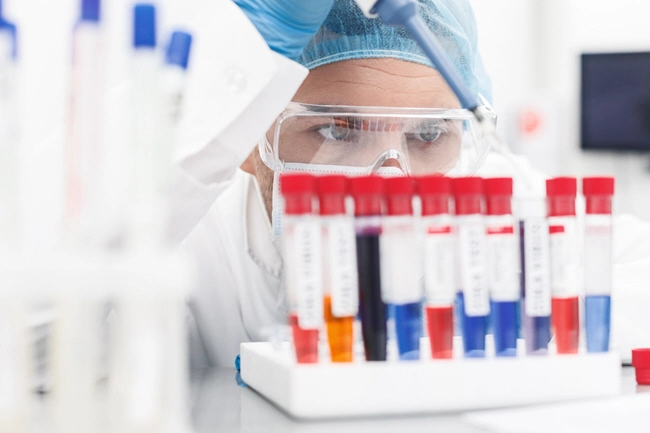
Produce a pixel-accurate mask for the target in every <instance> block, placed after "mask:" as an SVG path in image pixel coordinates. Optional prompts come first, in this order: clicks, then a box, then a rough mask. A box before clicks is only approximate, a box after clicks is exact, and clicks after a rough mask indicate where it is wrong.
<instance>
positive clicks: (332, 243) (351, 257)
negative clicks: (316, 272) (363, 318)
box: [326, 218, 359, 317]
mask: <svg viewBox="0 0 650 433" xmlns="http://www.w3.org/2000/svg"><path fill="white" fill-rule="evenodd" d="M326 236H327V243H328V245H327V252H328V260H327V261H328V264H329V269H328V271H329V274H330V275H329V276H330V284H331V293H332V314H333V315H334V316H335V317H350V316H356V315H357V312H358V310H359V284H358V274H357V246H356V239H355V233H354V224H353V221H352V220H351V219H349V218H342V219H336V220H332V221H331V222H330V223H329V224H328V225H327V228H326Z"/></svg>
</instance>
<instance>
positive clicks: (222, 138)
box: [174, 0, 650, 366]
mask: <svg viewBox="0 0 650 433" xmlns="http://www.w3.org/2000/svg"><path fill="white" fill-rule="evenodd" d="M419 3H420V15H421V16H422V18H423V19H424V21H425V22H426V24H427V25H428V27H429V28H430V29H431V30H432V31H433V32H434V33H435V35H436V36H437V38H438V40H439V41H440V42H441V44H442V46H443V47H444V49H445V51H446V53H447V55H448V56H449V57H450V58H451V59H452V61H453V63H454V64H455V66H456V68H457V69H458V71H459V72H460V73H461V75H462V77H463V79H464V81H465V83H466V85H467V86H469V88H470V89H472V91H473V92H474V94H475V95H476V97H477V98H478V99H479V100H480V101H483V103H484V104H485V105H486V108H485V111H486V112H488V113H489V112H490V108H489V106H488V103H487V101H489V100H490V98H491V93H490V81H489V78H488V76H487V74H486V72H485V70H484V68H483V64H482V61H481V57H480V55H479V52H478V49H477V34H476V22H475V19H474V15H473V12H472V9H471V6H470V4H469V0H419ZM192 31H193V33H194V34H195V36H196V38H195V39H196V44H195V52H194V54H193V59H194V60H193V62H194V63H193V65H192V68H191V70H190V73H189V77H188V91H187V106H186V115H185V120H184V124H183V127H182V131H183V132H182V135H181V137H182V143H183V148H182V155H181V156H182V157H181V159H180V167H181V168H182V171H183V176H182V177H181V178H180V179H179V182H178V184H177V187H176V194H177V195H178V197H179V200H180V202H179V203H181V204H182V205H179V207H178V208H177V210H176V213H175V224H174V225H175V228H176V237H177V239H179V240H181V239H183V242H182V250H183V251H184V253H185V254H187V255H188V256H190V258H192V259H193V260H194V261H195V262H196V263H197V265H198V271H199V281H198V284H197V286H196V288H195V290H194V292H193V295H192V299H191V303H190V306H191V311H192V313H193V314H192V315H193V319H194V332H193V333H192V338H191V342H192V347H191V354H192V364H193V365H194V366H201V365H209V366H215V365H222V366H232V365H233V361H234V359H235V357H236V356H237V354H238V353H239V345H240V343H242V342H248V341H260V340H263V339H264V338H265V333H267V332H269V331H270V330H271V329H273V327H274V325H277V324H281V323H286V314H287V312H286V307H285V297H284V291H283V287H282V272H283V269H282V257H281V254H280V251H279V248H278V246H279V245H278V235H279V231H280V229H281V225H282V217H281V213H282V212H281V210H282V209H281V200H280V199H279V182H281V177H280V173H287V172H291V171H312V172H315V173H319V172H320V173H324V172H329V173H332V172H334V173H342V174H351V175H354V174H360V173H369V172H380V173H381V172H382V171H386V172H395V171H397V172H402V173H407V174H410V175H426V174H432V173H449V174H454V173H458V174H466V173H471V172H473V171H476V170H477V169H479V166H480V165H481V164H482V163H483V161H484V160H485V159H486V157H487V156H488V155H487V154H488V150H489V149H488V146H486V144H485V143H482V142H481V141H480V140H476V139H475V136H473V135H472V134H464V131H467V130H468V128H471V125H472V122H473V121H472V120H471V116H470V115H469V114H468V112H465V111H464V110H461V106H460V104H459V101H458V99H457V98H456V96H455V95H454V93H453V92H452V91H451V89H450V88H449V87H448V86H447V84H446V83H445V81H444V79H443V78H442V77H441V76H440V74H439V73H438V72H437V71H436V69H435V68H434V67H433V65H432V64H431V63H430V61H429V60H428V59H427V57H426V56H425V55H424V54H423V53H422V51H421V50H420V49H419V47H418V46H417V45H416V43H415V42H414V41H413V40H412V39H411V38H410V37H409V36H408V34H407V33H406V32H405V31H404V30H402V29H400V28H396V27H391V26H387V25H385V24H383V22H382V21H381V20H379V19H369V18H367V17H365V16H364V14H363V13H362V11H361V10H360V9H359V7H358V6H357V5H356V3H355V2H354V1H353V0H235V1H234V2H231V1H212V2H206V5H205V8H204V10H203V11H202V13H201V17H200V18H199V20H198V21H197V22H196V23H195V26H194V28H193V29H192ZM372 107H381V110H382V112H384V113H385V112H386V111H391V110H393V111H394V113H395V118H398V117H399V118H400V119H402V124H401V125H400V128H399V133H398V134H395V133H391V134H385V135H382V139H380V140H377V139H376V137H377V136H376V131H377V128H375V131H370V132H369V131H368V128H359V127H355V126H354V120H349V119H346V117H345V115H344V114H343V113H346V112H347V113H349V112H350V111H351V110H354V111H353V112H354V113H355V115H356V113H358V117H363V116H367V118H369V119H371V118H372V114H373V108H372ZM374 110H376V109H374ZM297 113H300V114H301V115H300V116H296V114H297ZM338 113H341V114H340V115H337V114H338ZM405 113H406V114H405ZM408 113H417V116H416V115H413V119H410V118H409V115H408ZM389 118H390V116H389ZM341 119H343V121H341ZM468 125H469V126H468ZM391 128H392V125H391V127H388V126H385V125H384V127H383V129H382V130H390V131H392V132H394V131H395V129H391ZM371 129H372V128H371ZM368 134H375V135H374V136H372V137H369V136H368ZM472 137H474V138H472ZM342 149H343V150H342ZM521 164H522V165H526V164H527V163H526V162H523V161H522V162H521ZM524 169H525V170H531V169H530V168H529V167H528V166H525V167H524ZM480 170H483V171H482V172H481V171H479V174H485V175H491V174H493V175H501V176H503V175H513V174H514V172H513V170H512V167H510V166H509V165H508V164H506V163H504V161H503V160H500V159H499V158H498V157H495V156H490V157H489V158H488V163H487V164H486V166H485V167H484V168H482V169H480ZM540 179H543V177H542V176H541V175H540ZM540 184H541V185H543V182H540ZM620 223H621V222H620V221H619V224H618V225H621V224H620ZM622 224H624V225H625V226H626V227H627V229H626V231H625V235H624V236H619V234H618V233H617V236H618V238H617V241H616V243H615V261H616V263H617V268H616V269H615V273H614V276H615V282H614V293H615V297H614V301H613V305H614V307H613V308H614V321H615V323H614V330H613V332H614V334H615V335H616V333H617V331H618V332H619V334H624V335H626V336H628V335H632V334H634V333H638V334H643V331H642V330H641V329H640V326H639V324H640V323H643V322H642V321H639V320H637V318H638V317H645V314H644V313H643V311H642V310H641V309H640V307H639V306H638V303H635V302H634V300H635V299H639V298H637V297H636V296H637V295H639V293H637V292H640V291H641V289H642V287H641V284H639V283H640V282H641V281H639V280H638V278H640V276H641V275H646V276H645V280H643V281H645V283H646V285H647V283H648V282H650V281H649V280H650V272H646V274H644V273H643V271H642V270H643V269H646V268H647V267H648V266H649V265H650V250H649V249H648V247H647V246H646V245H643V244H642V243H641V242H639V240H638V239H639V236H637V235H639V234H641V235H642V234H645V235H646V236H650V229H649V228H648V227H647V226H644V225H642V224H640V223H638V222H637V221H636V220H634V219H632V218H631V217H630V218H628V219H625V220H624V221H623V222H622ZM644 230H645V232H643V231H644ZM628 234H629V236H627V235H628ZM631 275H632V276H631ZM617 293H618V294H619V295H618V298H617V295H616V294H617ZM639 296H640V295H639ZM642 296H643V297H644V298H643V299H646V300H647V301H648V299H647V295H645V294H643V295H642ZM649 302H650V301H649ZM621 311H625V314H621ZM637 316H638V317H637ZM617 320H618V323H617V322H616V321H617ZM646 320H647V319H646ZM617 326H618V328H617ZM634 335H636V334H634Z"/></svg>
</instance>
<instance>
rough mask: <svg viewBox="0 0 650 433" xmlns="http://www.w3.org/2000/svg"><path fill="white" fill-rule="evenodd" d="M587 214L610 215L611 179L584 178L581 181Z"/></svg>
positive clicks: (612, 179) (612, 190) (612, 180)
mask: <svg viewBox="0 0 650 433" xmlns="http://www.w3.org/2000/svg"><path fill="white" fill-rule="evenodd" d="M582 193H583V194H584V196H585V199H586V204H587V213H588V214H597V215H610V214H611V213H612V196H613V195H614V178H613V177H585V178H584V179H582Z"/></svg>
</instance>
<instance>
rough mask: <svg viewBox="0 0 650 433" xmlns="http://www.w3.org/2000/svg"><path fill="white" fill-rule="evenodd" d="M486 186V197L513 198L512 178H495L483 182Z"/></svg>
mask: <svg viewBox="0 0 650 433" xmlns="http://www.w3.org/2000/svg"><path fill="white" fill-rule="evenodd" d="M483 185H484V186H485V195H487V196H488V197H489V196H495V195H507V196H510V197H512V178H511V177H493V178H489V179H484V180H483Z"/></svg>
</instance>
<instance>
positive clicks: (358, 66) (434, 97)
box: [253, 59, 460, 216]
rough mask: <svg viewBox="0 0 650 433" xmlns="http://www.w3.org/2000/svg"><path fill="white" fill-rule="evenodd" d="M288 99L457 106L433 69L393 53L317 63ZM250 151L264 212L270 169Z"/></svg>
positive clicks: (268, 199)
mask: <svg viewBox="0 0 650 433" xmlns="http://www.w3.org/2000/svg"><path fill="white" fill-rule="evenodd" d="M293 101H295V102H301V103H304V104H317V105H353V106H355V105H356V106H371V107H411V108H460V104H459V102H458V99H457V98H456V96H455V95H454V93H453V92H452V91H451V89H450V88H449V87H448V86H447V84H446V83H445V81H444V79H443V78H442V77H441V76H440V74H439V73H438V72H437V71H436V70H434V69H432V68H430V67H427V66H424V65H419V64H416V63H411V62H406V61H402V60H395V59H363V60H346V61H343V62H338V63H332V64H329V65H325V66H321V67H318V68H316V69H314V70H312V71H311V72H310V73H309V75H308V76H307V79H306V80H305V81H304V82H303V84H302V86H300V89H298V92H297V93H296V95H295V96H294V98H293ZM272 135H273V130H270V131H269V133H268V134H267V137H268V138H269V139H272ZM301 145H302V146H304V143H300V142H296V143H295V146H297V148H296V149H289V152H293V151H295V153H296V154H299V153H301V152H304V149H301V148H299V147H298V146H301ZM449 152H451V153H450V154H448V155H441V157H443V158H444V157H449V158H453V157H455V156H456V155H455V154H454V152H457V148H454V149H450V150H449ZM449 152H448V153H449ZM253 155H254V161H255V176H256V178H257V181H258V183H259V184H260V188H261V191H262V196H263V199H264V205H265V207H266V211H267V212H268V214H269V216H270V215H271V206H272V192H273V171H272V170H271V169H269V168H268V167H267V166H266V165H265V164H264V162H262V159H261V157H260V155H259V152H258V150H257V149H255V150H254V151H253ZM390 164H391V163H390V162H388V163H387V165H390Z"/></svg>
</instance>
